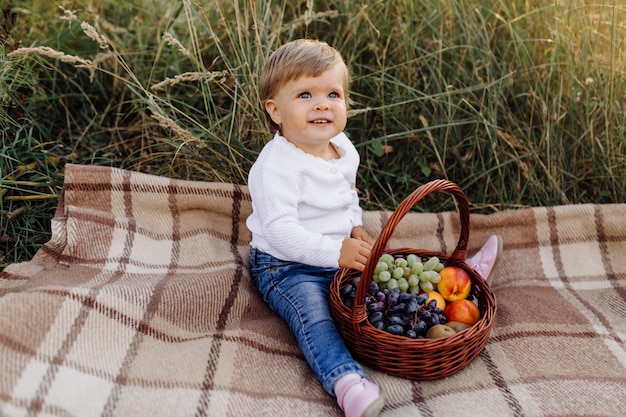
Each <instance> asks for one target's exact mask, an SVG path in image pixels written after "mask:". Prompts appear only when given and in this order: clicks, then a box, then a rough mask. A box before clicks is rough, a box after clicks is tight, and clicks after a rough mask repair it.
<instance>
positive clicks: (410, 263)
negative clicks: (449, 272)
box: [372, 253, 444, 294]
mask: <svg viewBox="0 0 626 417" xmlns="http://www.w3.org/2000/svg"><path fill="white" fill-rule="evenodd" d="M443 268H444V265H443V264H442V263H441V262H440V261H439V258H438V257H436V256H432V257H430V258H429V259H428V260H426V261H425V262H422V259H421V258H420V257H419V256H417V255H415V254H413V253H411V254H409V255H407V256H406V257H404V256H396V257H394V256H392V255H391V254H388V253H384V254H382V255H381V256H380V258H379V260H378V263H377V264H376V268H375V269H374V275H373V277H372V280H373V281H374V282H375V283H377V284H378V285H379V287H380V289H382V290H384V289H390V290H393V289H394V288H399V289H400V292H409V293H414V294H418V293H420V292H422V291H425V292H428V291H433V290H434V288H435V286H436V285H437V284H438V283H439V281H441V277H440V276H439V271H441V270H442V269H443Z"/></svg>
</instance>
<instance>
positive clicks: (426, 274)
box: [419, 271, 431, 282]
mask: <svg viewBox="0 0 626 417" xmlns="http://www.w3.org/2000/svg"><path fill="white" fill-rule="evenodd" d="M419 277H420V282H429V281H430V278H431V277H430V271H424V272H422V273H421V274H419Z"/></svg>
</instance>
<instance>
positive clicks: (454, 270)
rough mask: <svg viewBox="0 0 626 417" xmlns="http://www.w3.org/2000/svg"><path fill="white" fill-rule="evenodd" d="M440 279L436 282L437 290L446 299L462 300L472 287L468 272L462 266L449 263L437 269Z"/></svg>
mask: <svg viewBox="0 0 626 417" xmlns="http://www.w3.org/2000/svg"><path fill="white" fill-rule="evenodd" d="M439 276H440V277H441V281H439V283H438V284H437V291H439V294H441V295H442V296H443V298H444V299H445V300H446V301H455V300H462V299H465V298H467V296H468V295H469V293H470V290H471V289H472V281H471V280H470V277H469V274H468V273H467V272H465V270H464V269H463V268H460V267H458V266H454V265H450V266H446V267H445V268H443V269H442V270H441V271H439Z"/></svg>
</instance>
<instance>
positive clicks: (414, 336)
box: [405, 329, 417, 339]
mask: <svg viewBox="0 0 626 417" xmlns="http://www.w3.org/2000/svg"><path fill="white" fill-rule="evenodd" d="M405 335H406V337H410V338H411V339H417V333H415V330H413V329H411V330H407V331H406V333H405Z"/></svg>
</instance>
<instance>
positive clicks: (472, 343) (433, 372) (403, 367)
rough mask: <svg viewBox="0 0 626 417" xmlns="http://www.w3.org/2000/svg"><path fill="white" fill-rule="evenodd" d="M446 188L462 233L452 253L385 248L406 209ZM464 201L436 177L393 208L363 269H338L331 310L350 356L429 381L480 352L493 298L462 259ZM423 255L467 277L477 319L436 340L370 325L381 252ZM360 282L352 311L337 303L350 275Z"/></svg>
mask: <svg viewBox="0 0 626 417" xmlns="http://www.w3.org/2000/svg"><path fill="white" fill-rule="evenodd" d="M436 191H448V192H450V193H451V194H452V195H453V196H454V197H455V199H456V201H457V203H458V207H459V208H458V210H459V215H460V220H461V235H460V238H459V241H458V243H457V246H456V248H455V250H454V251H453V253H452V255H450V256H448V255H446V254H445V253H441V252H434V251H426V250H420V249H410V248H404V249H396V250H384V248H385V246H386V245H387V241H388V240H389V238H390V237H391V235H392V233H393V231H394V229H395V227H396V226H397V224H398V223H399V222H400V220H402V218H403V217H404V216H405V214H406V213H408V212H409V210H410V209H411V208H412V207H413V206H414V205H415V204H416V203H417V202H419V201H420V200H421V199H422V198H424V197H425V196H426V195H428V194H430V193H433V192H436ZM469 217H470V215H469V204H468V202H467V199H466V198H465V194H463V191H461V189H460V188H459V187H458V186H457V185H456V184H454V183H452V182H450V181H447V180H436V181H432V182H429V183H427V184H424V185H423V186H421V187H419V188H418V189H416V190H415V191H413V193H411V195H409V196H408V197H407V198H406V199H405V200H404V201H403V202H402V203H401V204H400V205H399V206H398V207H397V209H396V210H395V211H394V212H393V214H392V215H391V217H390V218H389V220H388V221H387V224H386V225H385V227H383V230H382V231H381V233H380V235H379V237H378V239H377V240H376V242H375V244H374V247H373V249H372V252H371V255H370V258H369V260H368V262H367V264H366V265H365V270H364V271H363V273H362V274H361V273H360V272H358V271H356V270H353V269H347V268H341V269H339V270H338V271H337V273H336V274H335V277H334V280H333V282H332V283H331V287H330V309H331V313H332V315H333V317H334V319H335V323H336V325H337V329H338V331H339V333H340V334H341V335H342V337H343V339H344V341H345V343H346V345H347V347H348V349H349V350H350V351H351V352H352V354H353V356H354V358H355V359H356V360H358V361H360V362H361V363H363V364H366V365H368V366H370V367H372V368H374V369H377V370H380V371H383V372H385V373H388V374H390V375H394V376H399V377H402V378H407V379H412V380H432V379H438V378H444V377H447V376H450V375H452V374H454V373H456V372H458V371H460V370H462V369H463V368H465V367H466V366H467V365H469V363H470V362H471V361H472V360H473V359H474V358H475V357H476V356H477V355H478V354H479V353H480V352H481V351H482V349H483V348H484V347H485V344H486V343H487V339H488V338H489V334H490V332H491V328H492V327H493V321H494V318H495V315H496V299H495V295H494V293H493V291H492V290H491V288H490V287H489V285H487V283H486V282H485V280H484V279H483V278H482V277H481V276H480V275H479V274H478V273H477V272H476V271H474V270H473V269H472V268H470V267H469V266H468V265H467V264H466V263H465V256H466V253H467V241H468V239H469ZM383 251H384V252H385V253H390V254H392V255H405V256H406V255H408V254H410V253H414V254H416V255H418V256H422V257H430V256H433V255H436V256H438V257H439V259H440V260H441V261H442V262H443V263H444V264H445V265H457V266H459V267H461V268H463V269H464V270H465V271H467V273H468V274H469V275H470V279H471V281H472V290H471V293H470V294H471V295H473V296H474V297H476V299H477V300H478V307H479V310H480V312H481V318H480V320H479V321H478V322H477V323H476V324H474V325H473V326H472V327H470V328H469V329H466V330H464V331H462V332H459V333H457V334H455V335H452V336H449V337H445V338H440V339H411V338H408V337H406V336H396V335H392V334H391V333H388V332H385V331H383V330H379V329H377V328H375V327H374V326H372V325H371V324H370V323H369V321H368V319H367V312H366V308H365V297H366V293H367V288H368V287H369V284H370V282H371V280H372V275H373V271H374V268H375V267H376V264H377V262H378V259H379V258H380V255H381V254H382V253H383ZM359 275H360V276H361V280H360V283H359V286H358V289H357V292H356V296H355V299H354V305H353V307H352V309H350V308H348V307H347V306H346V305H345V304H343V302H342V301H341V289H342V288H343V287H344V286H345V285H346V284H347V283H349V282H352V281H353V279H354V278H357V277H359Z"/></svg>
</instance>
